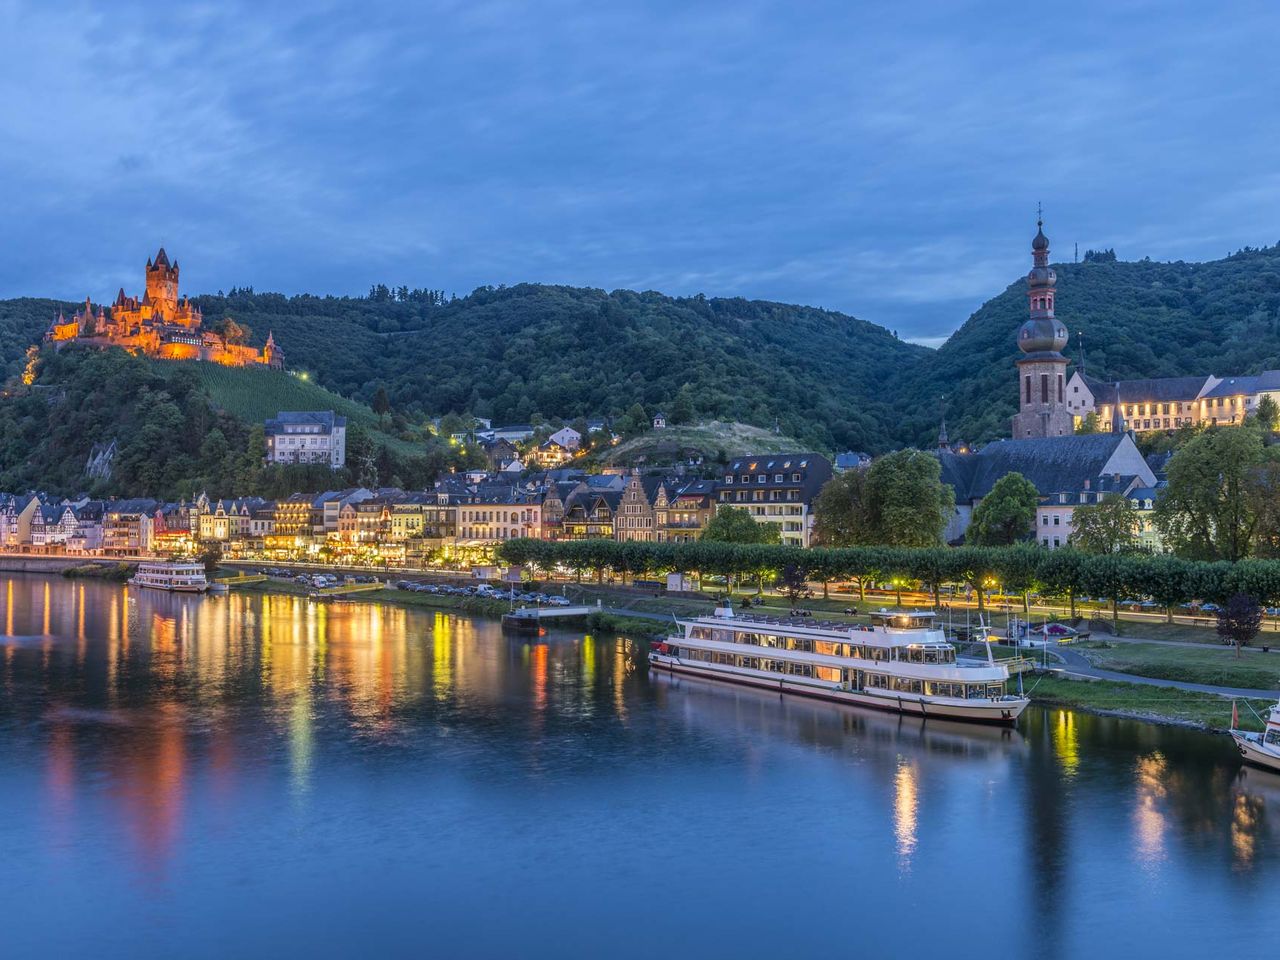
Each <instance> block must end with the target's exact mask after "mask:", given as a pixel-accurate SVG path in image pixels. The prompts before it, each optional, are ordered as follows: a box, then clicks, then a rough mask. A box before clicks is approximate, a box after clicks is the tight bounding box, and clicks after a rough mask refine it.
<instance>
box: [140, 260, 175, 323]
mask: <svg viewBox="0 0 1280 960" xmlns="http://www.w3.org/2000/svg"><path fill="white" fill-rule="evenodd" d="M145 298H146V300H148V301H150V303H151V315H152V316H153V317H155V318H156V320H159V321H163V322H165V323H172V322H173V319H174V316H175V315H176V314H177V312H178V264H177V262H176V261H175V262H174V263H173V264H172V265H171V264H170V263H169V256H168V254H166V253H165V252H164V247H161V248H160V252H159V253H157V254H156V259H155V262H154V263H153V262H152V261H150V260H148V261H147V291H146V295H145Z"/></svg>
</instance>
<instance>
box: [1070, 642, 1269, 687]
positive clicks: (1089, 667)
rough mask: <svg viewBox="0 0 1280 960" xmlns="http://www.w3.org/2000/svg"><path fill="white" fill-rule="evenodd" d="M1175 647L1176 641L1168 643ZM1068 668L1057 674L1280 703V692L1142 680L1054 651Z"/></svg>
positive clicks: (1150, 678)
mask: <svg viewBox="0 0 1280 960" xmlns="http://www.w3.org/2000/svg"><path fill="white" fill-rule="evenodd" d="M1166 642H1169V643H1173V642H1176V641H1166ZM1052 652H1053V654H1054V655H1055V656H1057V657H1059V658H1060V659H1061V660H1062V661H1063V662H1064V663H1065V664H1066V665H1067V666H1066V668H1063V669H1057V670H1055V671H1054V672H1056V673H1064V674H1067V675H1069V676H1073V677H1089V678H1091V679H1094V680H1115V681H1118V682H1120V683H1145V684H1149V685H1151V686H1155V687H1176V688H1177V689H1179V690H1189V691H1191V692H1193V693H1215V694H1217V695H1218V696H1221V697H1257V698H1260V699H1264V700H1275V699H1280V690H1250V689H1248V688H1245V687H1215V686H1212V685H1211V684H1207V683H1190V682H1187V681H1185V680H1164V679H1162V678H1160V677H1143V676H1139V675H1138V674H1135V673H1121V672H1120V671H1118V670H1103V669H1102V668H1100V667H1095V666H1094V665H1093V664H1092V663H1090V662H1089V661H1088V659H1087V658H1085V656H1084V655H1083V654H1079V653H1076V652H1075V651H1074V650H1070V649H1067V648H1065V647H1059V648H1058V649H1057V650H1054V651H1052Z"/></svg>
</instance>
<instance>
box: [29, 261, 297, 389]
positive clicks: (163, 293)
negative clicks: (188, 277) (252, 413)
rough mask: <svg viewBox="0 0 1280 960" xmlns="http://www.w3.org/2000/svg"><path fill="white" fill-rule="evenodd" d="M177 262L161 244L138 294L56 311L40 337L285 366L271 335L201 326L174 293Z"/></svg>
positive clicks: (172, 356) (162, 355)
mask: <svg viewBox="0 0 1280 960" xmlns="http://www.w3.org/2000/svg"><path fill="white" fill-rule="evenodd" d="M178 269H179V268H178V261H176V260H174V261H173V262H172V263H170V262H169V256H168V254H166V253H165V251H164V247H161V248H160V251H159V252H158V253H157V254H156V256H155V259H154V260H148V261H147V267H146V285H145V287H144V290H143V294H142V297H141V299H139V298H138V297H130V296H127V295H126V294H125V292H124V288H123V287H121V288H120V292H119V293H118V294H116V299H115V302H114V303H113V304H112V305H111V307H110V309H109V310H108V309H104V308H103V307H101V306H99V307H98V309H97V310H96V311H95V310H94V309H93V304H92V303H91V302H90V301H89V300H88V299H87V298H86V299H85V302H84V307H83V308H82V309H80V310H77V311H76V312H75V313H74V314H73V315H72V316H71V318H70V319H67V317H66V316H65V315H63V314H62V313H59V314H58V316H57V318H55V319H54V321H53V323H52V324H50V326H49V329H48V331H47V332H46V333H45V335H44V339H45V341H46V342H48V343H52V344H54V345H55V346H61V345H62V344H65V343H77V344H82V345H84V346H90V347H122V348H123V349H125V350H128V351H129V352H130V353H140V354H144V355H145V356H148V357H156V358H158V359H161V360H207V361H209V362H211V363H220V364H223V365H224V366H228V367H248V366H254V365H261V366H266V367H271V368H273V369H277V370H279V369H283V368H284V354H283V353H282V352H281V351H280V348H279V347H278V346H277V345H276V342H275V337H274V336H273V335H271V334H268V336H267V342H266V344H265V345H264V346H263V347H262V349H261V350H259V349H258V348H257V347H252V346H249V345H248V344H244V343H236V342H232V341H231V340H228V339H227V338H226V337H224V336H223V335H222V334H219V333H215V332H214V331H212V330H204V329H202V326H201V325H202V324H203V322H204V317H203V316H202V315H201V313H200V308H199V307H198V306H197V305H196V304H194V303H192V302H191V301H190V300H188V299H187V298H186V297H181V298H179V296H178Z"/></svg>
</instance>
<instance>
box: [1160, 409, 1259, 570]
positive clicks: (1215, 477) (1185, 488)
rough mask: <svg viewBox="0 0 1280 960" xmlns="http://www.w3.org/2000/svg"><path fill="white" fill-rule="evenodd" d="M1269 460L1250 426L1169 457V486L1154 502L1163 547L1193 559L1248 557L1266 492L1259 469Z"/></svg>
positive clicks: (1204, 437)
mask: <svg viewBox="0 0 1280 960" xmlns="http://www.w3.org/2000/svg"><path fill="white" fill-rule="evenodd" d="M1273 459H1274V454H1273V453H1272V452H1271V451H1268V450H1267V448H1266V447H1264V445H1263V442H1262V434H1261V431H1259V430H1258V429H1256V428H1255V427H1254V426H1253V425H1251V424H1249V423H1246V424H1245V425H1244V426H1242V427H1222V428H1219V429H1216V430H1207V431H1205V432H1203V433H1201V434H1199V435H1198V436H1195V437H1193V438H1192V439H1191V440H1189V441H1187V443H1186V444H1185V445H1184V446H1182V447H1181V448H1179V449H1178V450H1177V452H1175V453H1174V455H1173V457H1172V458H1171V459H1170V461H1169V467H1168V477H1169V483H1168V486H1167V487H1166V488H1165V490H1164V492H1163V493H1162V494H1161V496H1160V498H1159V500H1157V501H1156V509H1155V524H1156V528H1157V529H1158V530H1159V531H1160V534H1161V536H1162V537H1163V538H1164V541H1165V543H1166V544H1168V545H1169V546H1170V547H1171V548H1172V549H1173V550H1174V552H1175V553H1177V554H1178V555H1179V556H1185V557H1189V558H1192V559H1200V560H1240V559H1242V558H1244V557H1246V556H1248V555H1249V553H1250V551H1251V550H1252V548H1253V541H1254V535H1255V533H1256V531H1257V527H1258V521H1259V518H1260V516H1261V515H1262V512H1263V507H1264V504H1263V500H1264V499H1265V498H1266V497H1267V496H1268V494H1269V492H1270V491H1269V489H1268V487H1267V485H1266V484H1265V483H1263V482H1262V481H1263V476H1264V474H1263V471H1261V470H1260V469H1259V468H1260V467H1261V465H1262V464H1263V463H1264V462H1267V461H1268V460H1273Z"/></svg>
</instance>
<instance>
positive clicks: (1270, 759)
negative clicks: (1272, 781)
mask: <svg viewBox="0 0 1280 960" xmlns="http://www.w3.org/2000/svg"><path fill="white" fill-rule="evenodd" d="M1239 725H1240V723H1239V711H1238V709H1237V707H1236V705H1235V704H1234V703H1233V704H1232V705H1231V731H1230V732H1231V739H1232V740H1234V741H1235V742H1236V749H1238V750H1239V751H1240V756H1241V757H1243V758H1244V761H1245V763H1252V764H1254V765H1255V766H1259V767H1265V768H1266V769H1267V770H1274V771H1276V772H1277V773H1280V703H1277V704H1276V705H1275V706H1274V707H1272V708H1271V711H1270V712H1269V713H1268V714H1267V725H1266V729H1264V730H1263V731H1262V732H1261V733H1254V732H1253V731H1250V730H1240V729H1237V728H1238V727H1239Z"/></svg>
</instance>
